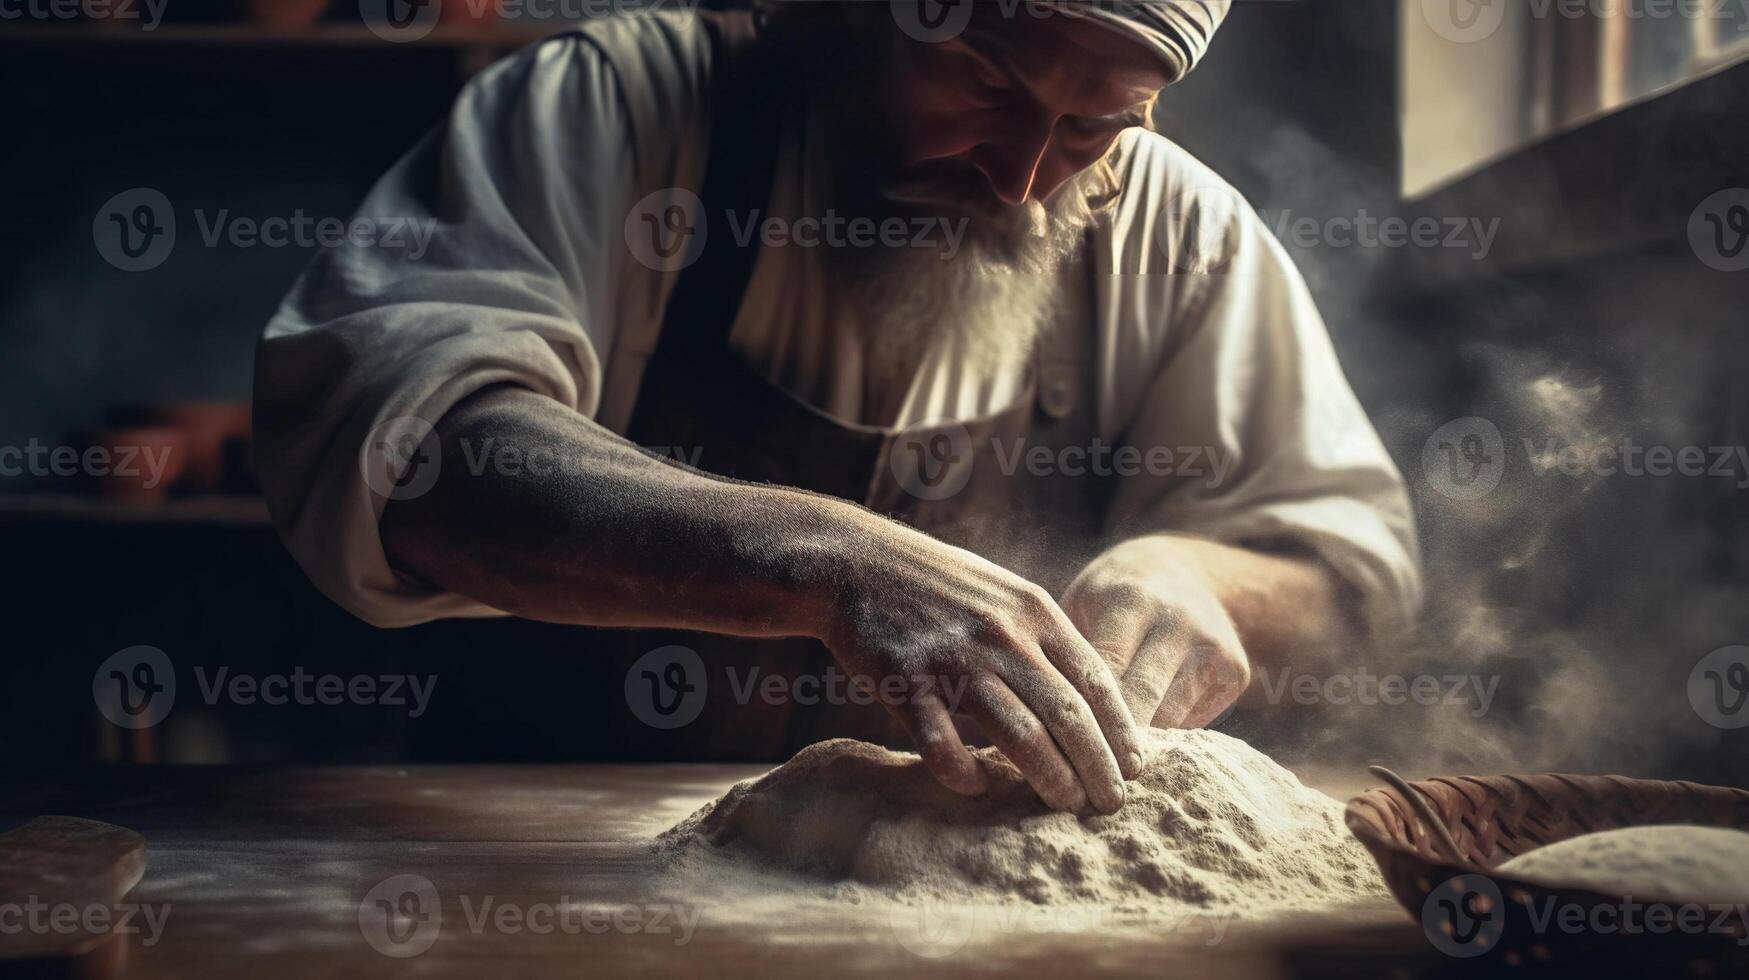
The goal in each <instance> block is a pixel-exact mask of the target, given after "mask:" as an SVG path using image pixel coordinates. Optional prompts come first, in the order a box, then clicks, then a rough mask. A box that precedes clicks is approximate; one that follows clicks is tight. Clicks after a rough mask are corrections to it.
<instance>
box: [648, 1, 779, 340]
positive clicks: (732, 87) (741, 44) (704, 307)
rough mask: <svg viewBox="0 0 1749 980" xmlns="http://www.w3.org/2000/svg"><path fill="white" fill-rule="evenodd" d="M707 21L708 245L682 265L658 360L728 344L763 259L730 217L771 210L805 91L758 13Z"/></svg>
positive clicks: (705, 199) (745, 217) (705, 216)
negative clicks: (793, 108) (789, 126)
mask: <svg viewBox="0 0 1749 980" xmlns="http://www.w3.org/2000/svg"><path fill="white" fill-rule="evenodd" d="M706 23H707V24H708V25H709V26H710V28H711V31H710V34H711V46H712V58H711V81H710V86H711V119H710V155H709V156H708V157H707V158H706V162H705V174H704V186H703V188H702V191H701V193H700V194H699V199H700V201H701V202H703V204H704V208H703V212H702V216H703V220H704V221H705V222H706V228H707V229H708V230H707V234H706V238H705V246H704V248H703V250H702V251H701V252H700V254H699V256H698V258H697V259H696V260H695V261H694V262H693V263H692V264H691V265H689V266H687V267H686V268H685V269H683V270H681V273H680V276H679V278H678V279H677V280H676V281H675V284H674V288H673V290H672V291H671V292H670V293H669V295H668V302H667V309H666V312H665V313H664V314H663V317H662V333H661V336H660V337H659V338H658V339H657V341H656V353H655V355H654V356H653V357H652V358H651V362H652V363H654V362H656V361H663V362H665V363H671V364H673V363H683V361H681V360H679V359H675V358H672V357H669V356H664V355H674V354H677V353H678V354H680V355H681V356H682V357H683V358H685V357H687V354H689V353H691V352H704V351H709V350H712V349H714V348H717V347H722V346H725V345H726V344H727V342H728V336H729V331H730V329H731V328H732V327H733V326H734V319H735V312H736V311H737V310H739V309H740V308H741V300H742V298H743V297H744V296H745V295H746V292H747V284H748V282H749V281H750V280H751V279H752V276H753V263H754V261H755V260H756V259H757V258H758V257H759V239H758V237H757V236H754V237H753V238H752V239H750V240H749V241H748V243H747V244H746V245H745V246H742V245H740V244H739V243H737V242H736V241H735V238H734V236H733V235H732V234H731V233H730V226H729V222H728V221H727V220H726V218H727V216H728V215H729V214H730V213H731V212H733V213H735V214H736V215H737V219H738V220H741V221H750V220H751V218H752V215H753V213H754V212H755V211H762V210H763V209H764V208H765V206H766V204H767V202H768V200H769V198H770V196H771V182H772V178H773V175H774V174H775V172H776V168H777V154H778V140H779V137H780V136H781V135H782V132H783V126H784V124H785V123H787V122H789V121H790V118H791V116H792V114H791V113H789V112H786V111H784V110H785V109H786V108H788V103H787V102H786V101H785V100H786V98H787V97H789V96H791V95H793V93H795V92H796V91H797V88H796V87H794V86H790V85H785V84H783V82H782V79H781V77H780V75H779V71H778V67H777V64H776V60H775V58H774V57H773V55H772V52H771V51H770V50H769V48H768V46H766V45H762V44H761V43H760V40H759V29H758V26H757V25H756V24H755V22H754V19H753V16H752V15H751V14H747V13H743V12H735V13H728V14H722V15H716V16H708V17H707V19H706ZM712 224H714V225H715V226H716V227H714V228H712V227H710V226H711V225H712ZM688 359H690V358H688Z"/></svg>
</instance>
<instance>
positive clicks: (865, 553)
mask: <svg viewBox="0 0 1749 980" xmlns="http://www.w3.org/2000/svg"><path fill="white" fill-rule="evenodd" d="M861 516H862V518H863V520H861V521H858V522H857V523H858V524H859V527H858V528H857V529H856V530H858V531H859V532H862V533H864V534H867V535H868V536H869V537H867V538H862V539H861V540H860V541H859V542H858V545H857V546H856V547H855V548H854V549H852V550H851V554H850V557H849V559H848V560H849V561H850V567H849V569H848V570H847V574H845V575H844V576H843V577H842V578H841V579H839V581H838V582H836V583H835V585H836V587H837V589H838V595H836V596H835V597H834V599H833V601H832V602H831V603H829V605H828V608H829V609H830V610H831V612H830V614H829V615H830V617H831V623H830V625H829V628H828V629H827V630H826V635H824V636H822V637H821V639H823V640H824V641H825V642H826V644H827V646H828V647H830V648H831V650H832V653H833V655H834V656H835V657H836V658H837V659H838V661H839V663H840V665H841V666H842V667H843V668H844V669H845V671H847V672H848V673H849V674H851V675H852V676H853V677H860V678H866V679H867V680H868V681H869V682H872V683H873V684H874V685H876V690H877V691H878V692H879V693H880V694H881V700H882V702H883V703H884V704H885V705H886V707H887V710H889V711H891V712H892V713H893V714H894V715H895V716H896V717H897V718H898V720H899V722H900V723H901V724H902V725H903V726H904V727H905V729H906V731H908V732H909V733H910V735H911V737H912V738H913V739H914V740H915V742H916V744H917V750H918V752H919V753H920V754H921V755H922V756H923V761H924V762H925V763H926V764H927V765H928V767H929V770H930V772H931V773H933V774H934V775H935V777H936V779H938V780H940V781H941V783H942V784H943V785H945V786H947V787H948V788H950V789H952V790H955V791H957V792H960V793H965V794H967V795H976V794H978V793H982V792H983V791H984V790H985V789H986V788H987V787H988V781H987V777H986V776H985V774H984V771H983V769H982V768H981V767H980V766H979V765H978V762H977V760H976V759H975V758H973V756H972V754H971V752H970V751H969V750H968V749H967V748H966V746H965V745H964V743H962V742H961V741H960V739H959V736H958V734H957V733H956V732H955V730H954V725H953V721H952V718H951V715H954V714H960V715H965V716H967V717H970V718H971V719H972V720H973V721H974V722H976V723H977V724H978V726H979V727H980V728H981V729H982V730H983V732H984V734H985V735H987V736H988V737H989V739H990V741H991V742H992V743H993V744H994V745H995V746H996V747H997V748H999V749H1001V750H1002V752H1003V753H1004V754H1006V755H1007V756H1008V758H1009V760H1010V761H1012V762H1013V763H1014V765H1015V766H1016V767H1017V768H1018V769H1019V770H1020V772H1021V775H1023V776H1024V777H1025V778H1026V780H1027V782H1028V783H1030V784H1031V785H1032V787H1033V789H1034V790H1036V791H1037V792H1038V795H1039V797H1040V798H1041V799H1043V800H1044V801H1045V803H1046V804H1047V805H1049V806H1051V807H1052V808H1054V809H1057V810H1063V811H1068V812H1072V813H1080V812H1085V811H1086V810H1087V808H1088V804H1089V803H1091V804H1092V806H1093V808H1094V809H1096V810H1098V811H1100V812H1103V813H1110V812H1112V811H1115V810H1116V809H1117V808H1118V807H1120V806H1122V805H1123V802H1124V785H1123V781H1124V779H1126V778H1133V777H1134V776H1136V775H1137V774H1138V773H1139V772H1140V770H1141V766H1142V755H1141V740H1140V736H1139V735H1138V733H1137V730H1136V725H1135V722H1134V721H1133V720H1132V719H1131V717H1130V713H1129V709H1128V707H1126V706H1125V704H1124V700H1123V695H1122V693H1121V691H1120V689H1119V687H1118V683H1117V679H1116V678H1115V677H1114V676H1113V675H1112V673H1111V670H1110V668H1109V667H1107V666H1106V664H1105V662H1104V660H1103V659H1102V658H1101V657H1100V656H1099V654H1098V653H1097V652H1096V651H1095V650H1094V649H1093V647H1092V646H1091V645H1089V644H1088V643H1087V641H1086V640H1085V639H1083V638H1082V636H1081V634H1080V633H1079V632H1078V631H1076V629H1075V627H1074V626H1073V624H1071V623H1070V622H1069V618H1068V616H1067V615H1065V614H1064V612H1063V611H1062V609H1060V608H1058V606H1057V604H1056V602H1055V601H1054V600H1053V599H1052V598H1051V597H1050V595H1049V594H1048V593H1047V592H1045V590H1044V589H1042V588H1040V587H1039V586H1037V585H1035V584H1033V583H1031V582H1029V581H1027V580H1025V579H1023V578H1020V577H1019V576H1017V575H1015V574H1013V573H1012V572H1009V571H1007V570H1006V569H1003V568H1002V567H1000V566H998V565H996V564H994V563H992V562H990V561H987V560H985V559H983V558H981V557H979V556H977V555H975V554H973V553H971V552H969V551H966V550H963V549H960V548H956V547H953V546H952V545H947V544H943V543H942V542H940V541H937V540H935V539H934V538H931V537H929V536H927V535H925V534H922V533H920V532H917V531H915V530H912V529H910V528H908V527H905V526H904V525H901V524H896V523H894V522H891V521H887V520H884V519H882V518H878V517H875V516H874V515H870V514H866V513H863V514H862V515H861ZM889 677H898V678H903V679H904V681H905V685H904V687H903V691H904V694H903V695H902V696H900V697H896V698H895V697H892V696H891V694H892V692H893V691H894V690H895V688H896V687H897V684H896V683H895V682H888V683H887V684H886V685H885V686H884V687H882V686H880V682H881V681H882V680H883V679H885V678H889ZM956 702H957V703H956Z"/></svg>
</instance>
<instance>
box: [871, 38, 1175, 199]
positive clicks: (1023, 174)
mask: <svg viewBox="0 0 1749 980" xmlns="http://www.w3.org/2000/svg"><path fill="white" fill-rule="evenodd" d="M1003 9H1006V5H1003ZM1013 9H1014V11H1015V13H1014V14H1013V16H1009V17H1005V16H1003V15H1002V14H1001V13H1000V12H999V10H998V9H996V5H983V6H981V7H980V8H979V12H978V13H977V14H976V15H975V16H974V17H973V19H972V23H971V25H970V27H969V28H968V29H967V30H966V32H965V33H964V34H962V35H961V36H960V37H958V38H956V39H954V40H952V41H947V42H944V43H940V44H926V43H920V42H915V41H910V40H908V39H907V41H905V42H904V43H903V45H902V48H901V50H900V52H899V53H898V57H897V59H896V71H895V72H894V78H893V84H894V85H895V86H896V89H897V91H896V92H895V93H894V99H895V102H894V108H895V109H896V114H895V117H894V119H893V124H892V125H893V129H894V133H893V136H894V138H895V140H896V142H897V146H896V147H895V149H896V151H897V153H896V158H895V159H894V160H893V163H894V165H895V168H896V170H897V174H896V177H897V180H898V181H899V182H900V183H901V184H903V185H906V186H907V187H909V188H913V189H915V188H917V187H919V186H927V187H931V188H933V191H932V192H931V193H929V195H928V196H929V197H930V198H934V199H936V200H932V201H931V202H930V203H934V204H940V205H946V206H950V207H951V206H954V205H955V204H958V205H959V207H960V208H963V209H964V210H968V211H971V212H972V213H974V214H978V213H988V212H990V211H992V210H1002V209H1001V208H999V207H998V205H1007V206H1010V207H1014V206H1018V205H1022V204H1024V203H1026V202H1029V201H1034V202H1042V201H1045V200H1046V199H1048V198H1049V197H1050V196H1051V194H1052V193H1053V192H1054V191H1056V190H1057V189H1058V188H1060V187H1062V186H1063V185H1064V184H1065V183H1067V182H1068V181H1069V180H1070V179H1071V178H1073V177H1074V176H1076V175H1077V174H1079V173H1081V172H1082V171H1084V170H1086V169H1087V168H1088V167H1090V166H1092V165H1093V164H1094V163H1096V162H1097V161H1098V160H1100V159H1101V158H1102V157H1103V156H1104V155H1105V154H1106V153H1107V152H1108V151H1109V150H1110V149H1111V146H1112V144H1113V143H1114V142H1115V141H1116V140H1117V137H1118V134H1120V133H1121V132H1123V130H1125V129H1127V128H1129V127H1131V126H1139V125H1142V124H1143V123H1144V122H1145V121H1146V115H1147V112H1148V110H1149V108H1150V107H1151V105H1152V99H1153V96H1154V94H1155V93H1156V92H1158V91H1159V90H1160V89H1161V88H1164V87H1165V86H1166V84H1167V82H1168V78H1167V76H1166V73H1165V71H1164V70H1163V69H1162V68H1161V67H1160V66H1159V65H1158V64H1157V63H1156V62H1155V61H1154V59H1153V57H1152V56H1151V55H1150V53H1149V52H1148V51H1147V50H1146V49H1145V48H1144V47H1143V46H1142V45H1141V44H1140V43H1139V42H1129V41H1126V40H1125V39H1124V38H1123V37H1122V36H1121V35H1119V34H1115V33H1113V32H1112V31H1110V30H1108V29H1107V28H1104V27H1101V26H1100V25H1098V24H1093V23H1089V22H1087V21H1085V20H1080V19H1076V18H1071V17H1067V16H1065V15H1063V14H1061V13H1049V14H1047V15H1042V16H1041V15H1039V14H1038V13H1037V12H1036V11H1034V10H1032V8H1029V7H1028V6H1026V5H1016V6H1015V7H1014V8H1013ZM906 196H907V197H912V193H910V192H908V193H907V194H906Z"/></svg>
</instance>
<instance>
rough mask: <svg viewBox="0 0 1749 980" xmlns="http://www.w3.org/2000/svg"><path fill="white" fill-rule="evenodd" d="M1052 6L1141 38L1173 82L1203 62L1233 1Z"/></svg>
mask: <svg viewBox="0 0 1749 980" xmlns="http://www.w3.org/2000/svg"><path fill="white" fill-rule="evenodd" d="M1052 5H1053V6H1055V7H1057V8H1059V9H1061V10H1062V11H1063V12H1064V13H1066V14H1069V15H1071V16H1076V17H1085V18H1087V19H1088V20H1091V21H1094V22H1096V23H1098V24H1100V25H1102V26H1104V27H1109V28H1111V29H1112V30H1114V31H1117V32H1119V33H1121V34H1123V35H1125V36H1126V37H1129V38H1131V39H1133V40H1136V41H1140V42H1141V43H1142V44H1144V45H1146V46H1147V47H1148V48H1149V50H1151V51H1153V52H1154V53H1155V54H1156V55H1158V56H1159V58H1160V62H1161V64H1162V65H1163V66H1164V67H1165V68H1166V72H1167V78H1168V82H1167V84H1171V83H1172V82H1176V81H1178V80H1179V79H1181V78H1183V77H1184V76H1186V75H1188V74H1190V70H1191V69H1192V68H1195V67H1196V63H1197V62H1198V61H1201V60H1202V56H1203V54H1204V53H1206V52H1207V51H1208V47H1209V41H1211V40H1213V39H1214V36H1215V28H1217V27H1220V26H1221V21H1223V20H1225V19H1226V17H1227V10H1228V8H1230V7H1231V6H1232V0H1054V2H1053V4H1052Z"/></svg>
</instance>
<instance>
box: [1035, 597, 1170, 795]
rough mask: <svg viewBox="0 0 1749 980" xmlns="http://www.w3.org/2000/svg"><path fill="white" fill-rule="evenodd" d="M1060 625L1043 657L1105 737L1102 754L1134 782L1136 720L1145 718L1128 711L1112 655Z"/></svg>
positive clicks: (1138, 751) (1138, 762) (1138, 763)
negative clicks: (1101, 651)
mask: <svg viewBox="0 0 1749 980" xmlns="http://www.w3.org/2000/svg"><path fill="white" fill-rule="evenodd" d="M1065 620H1067V617H1065ZM1062 625H1063V628H1062V629H1061V630H1060V631H1059V634H1058V637H1057V638H1055V639H1051V638H1046V639H1045V641H1044V642H1043V644H1042V649H1043V651H1044V654H1045V657H1046V659H1048V660H1050V662H1051V663H1052V665H1054V666H1055V667H1056V668H1057V672H1058V673H1059V674H1061V675H1062V677H1063V678H1064V679H1065V680H1066V681H1068V683H1069V685H1070V686H1071V687H1073V688H1074V689H1075V691H1076V692H1077V693H1078V694H1080V696H1081V699H1082V700H1083V701H1085V702H1086V704H1087V707H1088V708H1089V709H1090V710H1091V711H1092V713H1093V719H1094V721H1095V722H1096V723H1097V724H1098V726H1099V731H1100V732H1101V733H1103V734H1104V736H1105V745H1106V746H1107V751H1106V752H1105V753H1102V754H1104V755H1109V756H1112V757H1114V758H1115V759H1116V761H1117V764H1118V769H1119V772H1120V773H1121V775H1122V778H1124V779H1134V778H1136V777H1137V776H1139V775H1141V772H1142V735H1141V732H1140V730H1139V729H1138V723H1137V721H1136V719H1137V718H1146V717H1147V716H1146V715H1136V714H1134V713H1132V712H1131V711H1130V707H1129V705H1128V704H1127V703H1126V702H1125V701H1124V695H1123V689H1122V688H1121V687H1120V686H1119V684H1118V680H1117V675H1116V674H1115V673H1113V670H1115V669H1121V668H1120V667H1119V665H1118V664H1117V663H1115V662H1114V661H1113V660H1112V658H1111V656H1109V655H1102V654H1101V653H1100V652H1099V651H1098V650H1097V649H1095V648H1094V646H1093V644H1092V643H1090V642H1088V641H1087V640H1086V639H1083V638H1082V635H1081V634H1080V633H1079V632H1078V631H1077V630H1076V629H1075V627H1074V626H1073V624H1072V623H1071V622H1067V621H1065V622H1064V623H1063V624H1062ZM1124 649H1126V650H1133V649H1135V648H1134V647H1133V646H1130V647H1125V648H1124ZM1064 747H1065V748H1068V747H1067V746H1064ZM1070 757H1071V758H1074V757H1075V754H1074V753H1073V752H1071V753H1070ZM1083 775H1084V776H1085V775H1086V773H1085V772H1084V773H1083ZM1120 802H1121V800H1120Z"/></svg>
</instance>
